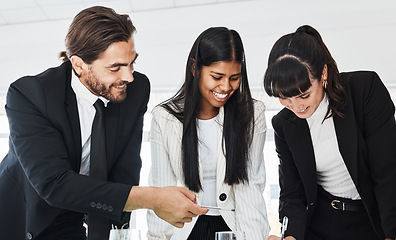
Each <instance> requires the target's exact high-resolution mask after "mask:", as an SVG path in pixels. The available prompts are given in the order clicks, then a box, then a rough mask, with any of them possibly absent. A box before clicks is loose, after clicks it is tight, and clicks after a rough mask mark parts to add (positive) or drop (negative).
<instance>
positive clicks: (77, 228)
mask: <svg viewBox="0 0 396 240" xmlns="http://www.w3.org/2000/svg"><path fill="white" fill-rule="evenodd" d="M83 219H84V214H82V213H77V212H72V211H64V212H63V213H61V214H59V215H58V217H56V219H55V220H54V221H53V222H52V223H51V224H50V225H49V226H48V227H47V228H46V229H44V231H43V232H41V233H40V234H39V235H38V236H37V237H36V238H34V240H86V239H87V237H86V229H85V227H84V226H83V222H84V221H83Z"/></svg>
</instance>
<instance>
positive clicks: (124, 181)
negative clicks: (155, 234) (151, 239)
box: [0, 62, 150, 240]
mask: <svg viewBox="0 0 396 240" xmlns="http://www.w3.org/2000/svg"><path fill="white" fill-rule="evenodd" d="M71 74H72V69H71V64H70V62H65V63H63V64H62V65H61V66H59V67H56V68H51V69H48V70H47V71H45V72H43V73H41V74H39V75H37V76H27V77H23V78H21V79H19V80H17V81H15V82H14V83H12V84H11V85H10V87H9V90H8V94H7V104H6V107H5V108H6V112H7V117H8V120H9V126H10V138H9V147H10V150H9V152H8V155H7V156H6V157H5V158H4V159H3V161H2V162H1V164H0V209H1V214H0V236H6V237H7V239H26V238H27V239H31V238H33V239H34V237H35V236H37V235H38V234H39V233H40V232H41V231H42V230H43V229H45V228H46V227H47V226H48V225H49V224H50V223H51V221H53V219H55V217H56V216H57V215H58V214H59V213H60V212H61V210H63V209H66V210H72V211H76V212H82V213H88V215H89V214H95V215H99V216H102V217H103V218H106V219H112V220H115V221H124V222H128V221H129V214H125V213H123V208H124V205H125V203H126V200H127V197H128V195H129V192H130V189H131V187H132V185H138V184H139V174H140V169H141V158H140V148H141V141H142V131H143V116H144V113H145V112H146V110H147V103H148V100H149V92H150V83H149V81H148V78H147V77H146V76H145V75H143V74H140V73H138V72H135V73H134V75H133V76H134V78H135V80H134V81H133V82H132V83H130V84H128V87H127V98H126V100H125V101H123V102H122V103H119V104H113V103H109V104H108V106H107V108H106V110H105V111H106V113H105V114H106V145H107V147H106V151H107V153H106V154H107V169H108V181H101V180H96V179H93V178H90V177H87V176H83V175H80V174H78V173H79V169H80V164H81V150H82V147H81V134H80V123H79V115H78V109H77V101H76V96H75V94H74V92H73V90H72V88H71ZM125 215H127V216H125ZM104 227H105V228H107V227H108V226H104ZM103 239H106V240H107V239H108V236H103Z"/></svg>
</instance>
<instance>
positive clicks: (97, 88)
mask: <svg viewBox="0 0 396 240" xmlns="http://www.w3.org/2000/svg"><path fill="white" fill-rule="evenodd" d="M85 82H86V84H87V85H88V87H89V88H90V90H91V91H92V92H94V93H95V94H97V95H99V96H102V97H104V98H106V99H107V100H109V101H110V102H112V103H120V102H122V101H124V100H125V98H126V96H127V92H126V88H125V89H124V90H123V91H119V90H116V92H117V93H118V94H112V93H111V89H112V88H113V87H115V86H120V85H124V84H128V82H127V81H122V82H118V83H113V84H111V85H110V86H109V87H107V86H106V85H104V84H103V83H101V82H100V80H99V78H97V77H96V76H95V75H94V74H93V72H92V71H89V74H88V76H87V78H86V80H85Z"/></svg>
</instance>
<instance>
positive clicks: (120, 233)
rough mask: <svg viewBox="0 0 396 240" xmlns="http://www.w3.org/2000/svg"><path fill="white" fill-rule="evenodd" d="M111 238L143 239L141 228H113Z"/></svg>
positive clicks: (115, 239) (113, 239)
mask: <svg viewBox="0 0 396 240" xmlns="http://www.w3.org/2000/svg"><path fill="white" fill-rule="evenodd" d="M109 240H142V236H141V232H140V230H139V229H111V230H110V236H109Z"/></svg>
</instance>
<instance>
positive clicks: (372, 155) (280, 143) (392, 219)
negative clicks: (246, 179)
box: [264, 26, 396, 240]
mask: <svg viewBox="0 0 396 240" xmlns="http://www.w3.org/2000/svg"><path fill="white" fill-rule="evenodd" d="M264 87H265V91H266V92H267V93H268V94H269V95H270V96H274V97H277V98H279V101H280V102H281V104H282V105H283V106H285V108H284V109H282V110H281V111H280V112H279V113H278V114H277V115H276V116H274V117H273V119H272V124H273V127H274V131H275V145H276V151H277V153H278V156H279V159H280V165H279V182H280V187H281V192H280V206H279V217H280V219H283V217H284V216H287V217H288V219H289V221H288V227H287V230H286V233H285V236H286V238H285V240H286V239H287V240H289V239H298V240H300V239H301V240H303V239H305V240H319V239H320V240H334V239H359V240H375V239H378V240H379V239H382V240H383V239H395V238H396V201H395V199H396V181H395V179H394V177H395V176H396V124H395V106H394V104H393V102H392V100H391V98H390V95H389V93H388V91H387V89H386V88H385V86H384V84H383V83H382V81H381V80H380V78H379V77H378V75H377V74H376V73H375V72H370V71H356V72H345V73H339V72H338V68H337V65H336V62H335V61H334V59H333V58H332V56H331V54H330V52H329V50H328V49H327V47H326V45H325V44H324V42H323V41H322V38H321V36H320V35H319V33H318V31H316V30H315V29H314V28H312V27H311V26H301V27H299V28H298V29H297V31H296V32H294V33H291V34H287V35H285V36H283V37H281V38H280V39H279V40H278V41H277V42H276V43H275V45H274V46H273V48H272V50H271V53H270V56H269V60H268V68H267V70H266V73H265V77H264ZM270 239H277V237H275V236H271V237H270Z"/></svg>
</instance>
